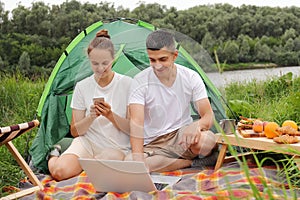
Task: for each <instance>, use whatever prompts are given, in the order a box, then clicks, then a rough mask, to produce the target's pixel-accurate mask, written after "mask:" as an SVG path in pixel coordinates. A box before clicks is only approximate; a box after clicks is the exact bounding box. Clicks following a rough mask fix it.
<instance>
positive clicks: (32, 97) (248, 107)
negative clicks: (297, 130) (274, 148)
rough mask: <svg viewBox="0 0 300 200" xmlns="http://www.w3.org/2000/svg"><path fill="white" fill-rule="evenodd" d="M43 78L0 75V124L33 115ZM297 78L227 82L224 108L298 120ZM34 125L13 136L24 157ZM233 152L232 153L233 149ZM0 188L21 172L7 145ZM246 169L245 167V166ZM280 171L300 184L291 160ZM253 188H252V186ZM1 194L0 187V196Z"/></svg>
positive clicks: (299, 94) (0, 150)
mask: <svg viewBox="0 0 300 200" xmlns="http://www.w3.org/2000/svg"><path fill="white" fill-rule="evenodd" d="M45 83H46V81H45V80H44V79H38V80H35V81H31V80H29V79H27V78H24V77H22V76H21V75H15V76H13V77H11V76H5V75H0V85H1V87H0V90H1V92H0V102H1V103H0V106H1V108H0V113H1V118H0V125H1V126H2V127H3V126H7V125H12V124H17V123H21V122H25V121H30V120H32V119H34V116H35V114H36V109H37V106H38V102H39V99H40V96H41V94H42V91H43V89H44V85H45ZM299 88H300V78H299V77H298V78H294V77H293V76H292V74H287V75H285V76H282V77H279V78H274V79H273V78H272V77H270V79H269V80H267V81H265V82H252V83H248V84H244V85H239V84H230V85H228V86H227V87H225V88H224V89H223V90H222V91H221V93H222V94H223V96H224V98H225V99H226V101H227V103H228V104H229V105H230V107H231V111H230V110H229V109H227V114H228V116H229V118H232V117H234V116H241V115H242V116H245V117H253V118H261V119H263V120H266V121H275V122H277V123H278V124H281V123H282V122H283V121H284V120H286V119H291V120H294V121H296V122H297V123H298V125H299V124H300V115H299V113H300V90H299ZM36 132H37V129H34V130H32V131H31V132H29V133H27V134H24V135H22V136H21V137H19V138H17V139H15V140H14V141H13V143H14V144H15V146H16V147H17V148H18V150H19V151H20V153H21V154H22V155H23V156H24V157H27V155H26V153H27V150H28V148H29V146H30V144H31V142H32V139H33V138H34V136H35V134H36ZM232 151H233V152H232V154H235V153H236V152H234V150H232ZM0 154H1V160H0V177H1V179H0V188H2V187H3V186H6V185H13V186H17V184H18V182H19V181H20V179H21V178H23V177H24V173H23V172H22V171H20V169H19V167H18V165H17V163H16V162H15V160H14V159H13V158H12V157H11V156H10V154H9V153H8V151H7V149H6V148H4V147H1V148H0ZM245 170H247V168H245ZM282 173H283V174H287V175H288V176H290V175H291V176H292V177H291V178H290V180H291V184H292V185H293V184H294V185H298V186H299V185H300V183H299V181H298V178H295V175H297V176H296V177H299V174H300V173H299V170H297V169H295V168H294V165H293V164H290V165H287V166H286V169H284V171H282ZM254 190H255V188H254ZM1 196H3V194H2V190H0V197H1Z"/></svg>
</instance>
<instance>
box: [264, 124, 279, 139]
mask: <svg viewBox="0 0 300 200" xmlns="http://www.w3.org/2000/svg"><path fill="white" fill-rule="evenodd" d="M277 128H279V125H278V124H277V123H276V122H269V123H267V125H266V126H265V129H264V132H265V135H266V137H267V138H274V137H276V136H278V135H279V133H278V132H277V131H276V129H277Z"/></svg>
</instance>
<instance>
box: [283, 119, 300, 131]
mask: <svg viewBox="0 0 300 200" xmlns="http://www.w3.org/2000/svg"><path fill="white" fill-rule="evenodd" d="M281 126H282V127H284V126H290V127H292V128H293V129H295V130H298V126H297V123H296V122H294V121H293V120H285V121H284V122H283V123H282V125H281Z"/></svg>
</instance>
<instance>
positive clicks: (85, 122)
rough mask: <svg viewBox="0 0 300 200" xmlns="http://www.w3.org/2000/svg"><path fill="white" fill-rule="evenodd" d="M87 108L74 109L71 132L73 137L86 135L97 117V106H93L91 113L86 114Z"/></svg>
mask: <svg viewBox="0 0 300 200" xmlns="http://www.w3.org/2000/svg"><path fill="white" fill-rule="evenodd" d="M85 113H86V110H76V109H73V110H72V121H71V134H72V136H73V137H78V136H80V135H84V134H85V133H86V131H87V130H88V129H89V127H90V126H91V124H92V123H93V121H94V120H95V119H96V118H97V114H96V110H95V106H94V105H92V106H91V110H90V114H89V115H88V116H85Z"/></svg>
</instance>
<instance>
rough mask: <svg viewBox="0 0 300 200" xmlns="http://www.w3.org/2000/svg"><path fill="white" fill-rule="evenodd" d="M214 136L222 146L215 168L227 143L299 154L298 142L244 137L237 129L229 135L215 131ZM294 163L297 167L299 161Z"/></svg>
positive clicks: (294, 154)
mask: <svg viewBox="0 0 300 200" xmlns="http://www.w3.org/2000/svg"><path fill="white" fill-rule="evenodd" d="M216 137H217V143H218V144H221V145H222V146H221V149H220V153H219V156H218V160H217V163H216V165H215V170H218V169H219V168H220V167H221V166H222V165H223V162H224V160H225V155H226V151H227V148H228V145H229V144H230V145H232V146H239V147H245V148H250V149H256V150H266V151H272V152H276V153H283V154H289V155H293V156H294V157H297V158H298V157H299V156H300V155H299V153H300V142H298V143H296V144H278V143H276V142H274V141H273V139H268V138H266V137H249V138H244V137H243V136H241V135H240V134H239V132H238V131H236V133H235V134H230V135H224V134H221V133H217V134H216ZM289 149H292V151H290V152H288V150H289ZM296 163H297V166H298V168H299V167H300V162H299V161H298V162H296ZM299 169H300V168H299Z"/></svg>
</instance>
